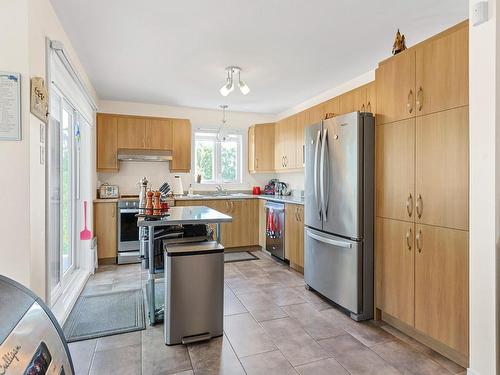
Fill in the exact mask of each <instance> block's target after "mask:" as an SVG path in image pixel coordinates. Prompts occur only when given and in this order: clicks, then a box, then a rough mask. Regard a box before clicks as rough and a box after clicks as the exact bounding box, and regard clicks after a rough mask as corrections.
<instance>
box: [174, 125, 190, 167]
mask: <svg viewBox="0 0 500 375" xmlns="http://www.w3.org/2000/svg"><path fill="white" fill-rule="evenodd" d="M172 124H173V137H172V138H173V144H172V162H171V164H170V171H171V172H189V171H190V170H191V122H190V121H189V120H182V119H172Z"/></svg>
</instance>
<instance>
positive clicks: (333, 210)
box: [304, 112, 375, 320]
mask: <svg viewBox="0 0 500 375" xmlns="http://www.w3.org/2000/svg"><path fill="white" fill-rule="evenodd" d="M374 147H375V121H374V117H373V115H372V114H371V113H360V112H353V113H349V114H346V115H342V116H337V117H333V118H331V119H328V120H323V121H321V123H319V124H315V125H311V126H309V127H307V128H306V130H305V186H304V190H305V191H304V194H305V229H304V230H305V233H304V279H305V282H306V284H307V285H308V286H309V287H310V288H312V289H314V290H316V291H317V292H319V293H320V294H322V295H323V296H325V297H327V298H328V299H330V300H331V301H333V302H335V303H336V304H338V305H340V306H341V307H343V308H345V309H346V310H348V311H349V312H350V316H351V318H352V319H354V320H365V319H372V318H373V239H374V234H373V232H374V169H375V163H374V158H375V152H374Z"/></svg>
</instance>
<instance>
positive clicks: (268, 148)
mask: <svg viewBox="0 0 500 375" xmlns="http://www.w3.org/2000/svg"><path fill="white" fill-rule="evenodd" d="M274 132H275V129H274V123H268V124H257V125H254V126H251V127H250V128H249V129H248V170H249V172H251V173H255V172H272V171H274V157H275V155H274Z"/></svg>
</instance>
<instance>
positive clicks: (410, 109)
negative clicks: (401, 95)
mask: <svg viewBox="0 0 500 375" xmlns="http://www.w3.org/2000/svg"><path fill="white" fill-rule="evenodd" d="M406 108H408V112H409V113H412V112H413V90H412V89H410V92H409V93H408V102H407V103H406Z"/></svg>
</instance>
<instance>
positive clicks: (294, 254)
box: [285, 203, 304, 272]
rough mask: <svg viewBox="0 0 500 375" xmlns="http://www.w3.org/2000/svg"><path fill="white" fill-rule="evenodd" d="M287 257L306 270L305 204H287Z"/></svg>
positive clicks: (301, 270)
mask: <svg viewBox="0 0 500 375" xmlns="http://www.w3.org/2000/svg"><path fill="white" fill-rule="evenodd" d="M285 258H286V259H288V260H289V261H290V267H292V268H294V269H296V270H297V271H300V272H304V206H302V205H298V204H290V203H287V204H285Z"/></svg>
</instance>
